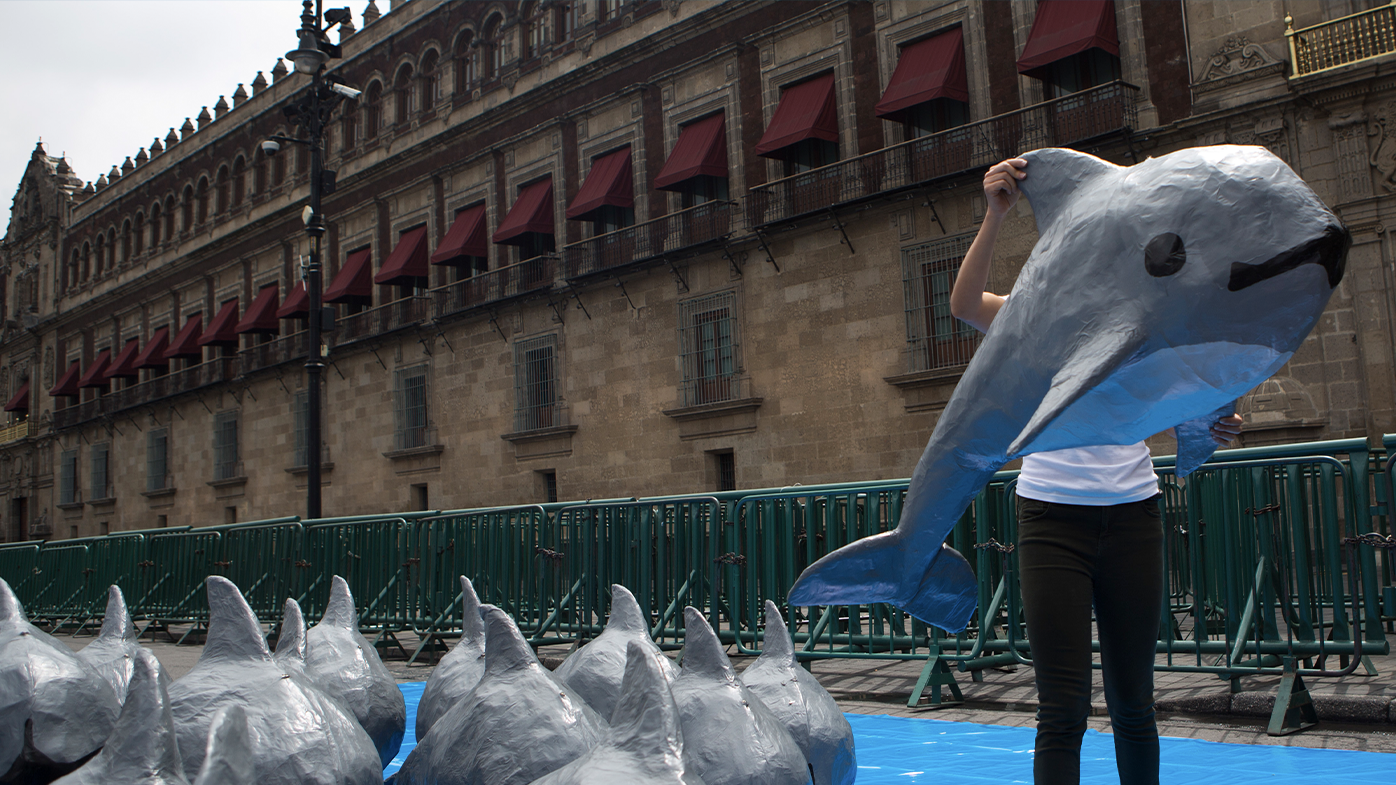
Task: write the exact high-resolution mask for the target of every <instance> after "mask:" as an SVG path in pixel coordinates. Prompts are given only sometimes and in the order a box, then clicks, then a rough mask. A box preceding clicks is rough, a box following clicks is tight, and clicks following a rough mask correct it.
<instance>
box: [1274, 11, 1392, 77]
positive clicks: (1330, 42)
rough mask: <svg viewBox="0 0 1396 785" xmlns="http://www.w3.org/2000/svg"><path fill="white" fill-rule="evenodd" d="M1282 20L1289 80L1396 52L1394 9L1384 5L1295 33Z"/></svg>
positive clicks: (1287, 20) (1288, 22) (1289, 21)
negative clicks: (1287, 46) (1287, 55)
mask: <svg viewBox="0 0 1396 785" xmlns="http://www.w3.org/2000/svg"><path fill="white" fill-rule="evenodd" d="M1293 25H1294V19H1293V18H1291V17H1289V16H1286V17H1285V38H1287V39H1289V62H1290V64H1291V74H1290V78H1294V77H1296V76H1307V75H1309V74H1316V73H1319V72H1321V71H1328V70H1331V69H1334V68H1341V67H1342V66H1345V65H1352V64H1353V63H1360V62H1362V61H1364V60H1371V59H1372V58H1374V57H1381V56H1382V55H1387V54H1391V53H1392V52H1396V6H1392V5H1383V6H1381V7H1379V8H1373V9H1371V10H1369V11H1361V12H1359V13H1356V14H1350V15H1348V16H1344V17H1341V18H1338V19H1334V20H1332V21H1329V22H1324V23H1323V24H1318V25H1314V26H1312V27H1305V28H1301V29H1299V30H1295V29H1294V27H1293Z"/></svg>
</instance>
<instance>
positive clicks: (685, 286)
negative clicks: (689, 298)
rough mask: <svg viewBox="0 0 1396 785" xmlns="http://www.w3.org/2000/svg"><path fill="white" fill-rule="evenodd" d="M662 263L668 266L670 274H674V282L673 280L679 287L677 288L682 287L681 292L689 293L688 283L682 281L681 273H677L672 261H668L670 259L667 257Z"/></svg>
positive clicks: (677, 270)
mask: <svg viewBox="0 0 1396 785" xmlns="http://www.w3.org/2000/svg"><path fill="white" fill-rule="evenodd" d="M664 262H665V264H668V265H669V272H671V273H673V274H674V280H675V281H676V282H678V285H679V286H682V287H683V290H684V291H685V292H687V291H689V289H688V281H685V280H684V279H683V273H681V272H679V268H677V267H675V266H674V260H673V259H670V258H668V257H665V258H664Z"/></svg>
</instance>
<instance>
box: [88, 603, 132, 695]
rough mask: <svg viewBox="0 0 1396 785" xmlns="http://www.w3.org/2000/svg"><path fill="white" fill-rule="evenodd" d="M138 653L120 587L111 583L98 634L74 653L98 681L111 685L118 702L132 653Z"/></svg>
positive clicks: (125, 680)
mask: <svg viewBox="0 0 1396 785" xmlns="http://www.w3.org/2000/svg"><path fill="white" fill-rule="evenodd" d="M140 651H142V649H141V646H140V644H139V643H136V625H135V624H133V623H131V614H130V613H129V612H128V611H127V610H126V598H125V597H124V596H123V595H122V594H121V588H120V587H119V586H117V585H116V584H112V585H111V587H110V588H108V589H107V613H106V615H105V616H103V617H102V631H101V632H100V633H98V635H97V637H96V638H94V639H93V640H92V642H91V643H89V644H87V645H86V646H84V647H83V648H82V651H80V652H78V657H79V658H81V659H82V660H84V661H86V662H87V664H88V665H91V666H92V667H93V668H95V669H96V671H97V672H98V673H100V674H102V678H104V679H106V680H107V683H108V684H110V685H111V688H112V691H113V692H115V693H116V696H117V698H118V699H119V700H121V701H125V700H126V687H127V685H129V684H130V683H131V672H132V671H133V670H134V668H135V663H136V654H137V653H138V652H140Z"/></svg>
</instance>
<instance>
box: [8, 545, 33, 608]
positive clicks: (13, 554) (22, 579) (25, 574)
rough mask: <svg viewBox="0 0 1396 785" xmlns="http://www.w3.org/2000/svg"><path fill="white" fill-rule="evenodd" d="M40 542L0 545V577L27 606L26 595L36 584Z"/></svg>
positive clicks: (28, 594)
mask: <svg viewBox="0 0 1396 785" xmlns="http://www.w3.org/2000/svg"><path fill="white" fill-rule="evenodd" d="M42 546H43V543H42V542H12V543H6V544H4V545H0V578H4V579H5V582H6V583H8V584H10V590H11V591H13V592H14V593H15V596H16V597H18V598H19V601H20V603H22V604H23V605H24V606H25V609H26V611H27V609H28V607H29V602H28V597H29V596H30V593H31V591H32V589H33V586H34V584H36V583H37V582H38V581H37V576H38V574H39V573H38V567H39V549H40V548H41V547H42Z"/></svg>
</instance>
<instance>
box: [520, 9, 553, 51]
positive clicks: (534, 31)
mask: <svg viewBox="0 0 1396 785" xmlns="http://www.w3.org/2000/svg"><path fill="white" fill-rule="evenodd" d="M541 5H542V4H541V3H526V4H525V5H524V7H523V14H522V16H523V24H524V30H523V33H524V34H523V45H524V51H523V59H524V60H533V59H536V58H537V57H538V56H539V55H541V54H543V44H544V35H545V34H546V32H547V26H546V25H545V24H544V22H546V21H547V13H546V12H544V11H542V10H540V7H541Z"/></svg>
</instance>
